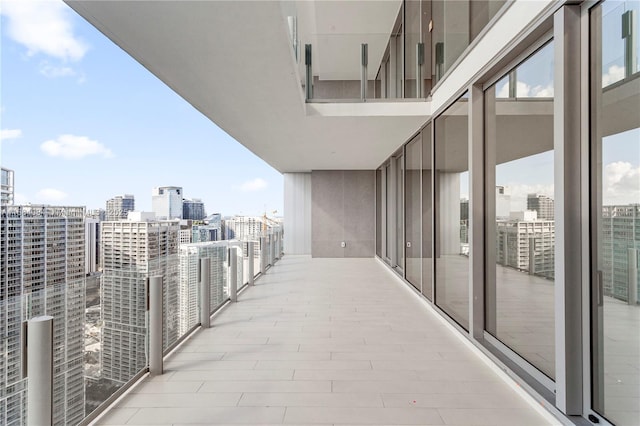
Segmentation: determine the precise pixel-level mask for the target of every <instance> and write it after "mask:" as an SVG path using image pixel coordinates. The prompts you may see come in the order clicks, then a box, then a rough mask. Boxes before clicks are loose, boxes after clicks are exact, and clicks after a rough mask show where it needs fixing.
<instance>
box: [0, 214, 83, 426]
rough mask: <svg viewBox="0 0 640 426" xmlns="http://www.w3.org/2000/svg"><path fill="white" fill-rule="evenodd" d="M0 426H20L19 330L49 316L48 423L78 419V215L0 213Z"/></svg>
mask: <svg viewBox="0 0 640 426" xmlns="http://www.w3.org/2000/svg"><path fill="white" fill-rule="evenodd" d="M0 229H1V238H2V244H0V259H1V260H0V262H1V263H2V268H1V271H0V318H1V319H2V334H3V335H2V338H0V353H1V354H2V357H0V389H2V393H0V423H2V424H26V423H27V422H26V418H25V416H26V380H24V379H22V371H21V359H22V355H23V354H22V349H21V348H22V345H21V344H20V327H21V323H22V322H23V321H26V320H28V319H31V318H33V317H37V316H40V315H45V314H46V315H51V316H53V318H54V320H53V327H54V330H53V351H54V359H53V371H54V377H53V424H56V425H61V424H78V423H79V422H80V421H81V420H82V419H83V418H84V379H83V373H84V371H83V349H84V339H83V337H84V333H83V327H84V309H85V306H84V301H85V264H84V259H85V252H84V250H85V246H84V235H85V234H84V232H85V229H84V208H83V207H52V206H2V208H1V214H0Z"/></svg>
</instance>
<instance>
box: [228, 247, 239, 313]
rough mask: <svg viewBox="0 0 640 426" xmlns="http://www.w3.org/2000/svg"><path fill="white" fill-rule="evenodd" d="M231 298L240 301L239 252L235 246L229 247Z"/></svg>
mask: <svg viewBox="0 0 640 426" xmlns="http://www.w3.org/2000/svg"><path fill="white" fill-rule="evenodd" d="M229 299H230V300H231V301H232V302H237V301H238V252H237V250H236V248H235V247H229Z"/></svg>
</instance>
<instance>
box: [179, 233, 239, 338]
mask: <svg viewBox="0 0 640 426" xmlns="http://www.w3.org/2000/svg"><path fill="white" fill-rule="evenodd" d="M226 253H227V247H226V246H224V245H222V244H216V243H214V242H205V243H197V244H196V243H194V244H184V245H181V246H180V285H179V289H178V312H179V319H178V332H179V334H180V335H182V334H184V333H186V332H187V331H189V330H190V329H191V328H192V327H193V326H194V325H195V324H197V323H198V322H199V318H198V315H199V313H198V268H199V263H198V261H199V259H202V258H205V257H208V258H210V259H211V265H210V267H211V269H210V271H211V293H210V300H209V302H210V306H211V308H212V309H214V308H215V307H216V306H218V305H220V304H221V303H222V302H223V301H224V293H223V287H224V283H225V281H226V277H227V267H226V266H227V264H226Z"/></svg>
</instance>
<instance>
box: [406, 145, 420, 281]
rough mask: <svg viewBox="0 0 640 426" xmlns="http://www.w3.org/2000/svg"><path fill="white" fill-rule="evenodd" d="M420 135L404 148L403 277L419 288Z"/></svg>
mask: <svg viewBox="0 0 640 426" xmlns="http://www.w3.org/2000/svg"><path fill="white" fill-rule="evenodd" d="M421 151H422V135H421V134H418V135H417V136H416V137H415V138H413V139H412V140H411V142H409V143H408V144H407V146H406V148H405V159H406V160H405V173H404V176H405V178H404V181H405V234H406V243H405V256H406V264H405V265H406V267H405V277H406V279H407V281H409V282H410V283H411V284H412V285H413V286H414V287H415V288H417V289H418V290H421V289H422V287H421V276H422V253H421V252H422V229H421V228H422V220H421V216H422V205H421V188H420V187H421V181H422V178H421V174H422V171H421V165H420V163H421V160H422V152H421Z"/></svg>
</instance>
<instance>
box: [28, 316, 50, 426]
mask: <svg viewBox="0 0 640 426" xmlns="http://www.w3.org/2000/svg"><path fill="white" fill-rule="evenodd" d="M26 369H27V377H28V380H27V382H28V383H27V420H28V424H29V425H38V426H40V425H50V424H52V422H53V317H51V316H48V315H46V316H41V317H35V318H32V319H30V320H29V321H28V322H27V367H26Z"/></svg>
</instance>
